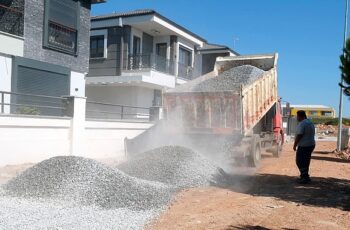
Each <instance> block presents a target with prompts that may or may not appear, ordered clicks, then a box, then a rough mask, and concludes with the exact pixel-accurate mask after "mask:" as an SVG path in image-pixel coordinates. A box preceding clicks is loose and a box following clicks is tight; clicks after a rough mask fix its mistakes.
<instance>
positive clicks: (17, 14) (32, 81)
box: [0, 0, 104, 114]
mask: <svg viewBox="0 0 350 230" xmlns="http://www.w3.org/2000/svg"><path fill="white" fill-rule="evenodd" d="M100 2H104V0H2V1H0V91H6V92H12V94H11V95H9V94H6V95H4V96H2V98H3V100H2V101H1V102H5V103H6V104H9V103H11V110H16V109H17V108H15V107H16V106H17V105H20V104H28V103H29V102H28V100H31V102H35V101H38V100H36V99H35V98H33V97H30V96H23V97H21V96H20V95H17V94H14V93H18V94H35V95H46V96H55V97H61V96H64V95H75V96H85V75H86V74H87V72H88V70H89V67H88V66H89V37H90V36H89V35H90V8H91V4H95V3H100ZM38 103H39V102H38ZM40 103H44V102H40ZM7 107H8V108H7V110H9V106H8V105H7ZM2 112H4V111H2ZM44 113H48V114H50V112H47V111H46V112H44Z"/></svg>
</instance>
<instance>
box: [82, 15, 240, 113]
mask: <svg viewBox="0 0 350 230" xmlns="http://www.w3.org/2000/svg"><path fill="white" fill-rule="evenodd" d="M90 36H91V37H90V66H89V74H88V76H87V78H86V96H87V98H88V101H97V102H104V103H112V104H122V105H129V106H138V107H140V106H141V107H151V106H160V105H161V103H162V98H161V95H162V90H164V89H167V88H174V87H175V86H176V85H178V84H183V83H185V82H187V81H189V80H191V79H193V78H196V77H198V76H200V75H202V73H203V70H204V72H207V71H208V70H209V69H213V68H214V63H215V58H216V57H217V56H228V55H236V53H235V52H233V51H232V50H230V49H229V48H227V47H224V46H216V45H210V44H207V41H206V40H205V39H204V38H202V37H200V36H199V35H197V34H195V33H193V32H191V31H189V30H188V29H186V28H184V27H182V26H180V25H178V24H177V23H175V22H174V21H172V20H170V19H168V18H166V17H164V16H163V15H161V14H159V13H158V12H156V11H154V10H135V11H131V12H124V13H113V14H108V15H100V16H95V17H92V19H91V35H90ZM202 54H205V55H204V56H203V55H202ZM203 58H204V59H203ZM213 60H214V61H213ZM203 61H204V64H205V66H203V63H202V62H203ZM88 106H89V105H88ZM99 109H101V110H106V109H107V108H99ZM90 110H96V108H91V107H90ZM135 111H136V113H135V114H136V115H137V113H138V112H137V111H139V112H140V109H135ZM135 111H134V112H135ZM140 113H141V112H140ZM88 115H89V113H88Z"/></svg>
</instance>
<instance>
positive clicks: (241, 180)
mask: <svg viewBox="0 0 350 230" xmlns="http://www.w3.org/2000/svg"><path fill="white" fill-rule="evenodd" d="M334 149H335V142H318V143H317V148H316V150H315V153H314V154H313V156H312V162H311V176H312V180H313V181H312V183H311V184H310V185H303V186H301V185H298V184H297V183H295V179H296V176H297V175H298V170H297V168H296V166H295V160H294V157H295V153H294V152H293V150H292V145H291V144H286V145H285V147H284V151H283V155H282V156H281V157H280V158H278V159H276V158H272V157H269V155H266V156H265V158H264V159H263V161H262V165H261V167H260V168H259V169H258V170H257V172H256V173H255V174H250V175H249V174H245V175H242V172H241V173H236V174H235V175H232V178H231V179H230V180H231V183H230V184H231V185H230V186H226V187H222V188H218V187H209V188H195V189H189V190H185V191H183V192H181V193H180V194H178V195H177V197H176V199H175V201H174V202H173V203H172V204H171V206H170V207H169V209H168V210H167V211H165V212H164V213H163V214H162V215H161V216H160V218H159V219H158V220H155V221H154V222H153V223H151V224H150V225H149V226H148V228H149V229H350V162H349V161H345V160H342V159H338V158H336V157H335V156H334V154H331V153H329V152H331V151H332V150H334ZM327 153H328V154H327Z"/></svg>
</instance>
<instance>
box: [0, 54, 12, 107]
mask: <svg viewBox="0 0 350 230" xmlns="http://www.w3.org/2000/svg"><path fill="white" fill-rule="evenodd" d="M11 76H12V58H11V57H10V56H6V55H0V91H7V92H11ZM0 102H1V95H0ZM4 102H5V103H10V95H4ZM9 111H10V107H9V106H5V111H4V112H5V113H9Z"/></svg>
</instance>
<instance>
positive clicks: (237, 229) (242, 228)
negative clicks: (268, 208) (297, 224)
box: [225, 225, 297, 230]
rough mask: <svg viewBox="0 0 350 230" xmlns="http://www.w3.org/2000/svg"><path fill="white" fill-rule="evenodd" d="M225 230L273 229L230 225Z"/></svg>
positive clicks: (289, 229) (288, 229) (286, 229)
mask: <svg viewBox="0 0 350 230" xmlns="http://www.w3.org/2000/svg"><path fill="white" fill-rule="evenodd" d="M225 230H271V228H265V227H262V226H259V225H241V226H233V225H230V226H229V227H228V228H225ZM282 230H297V229H294V228H282Z"/></svg>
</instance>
